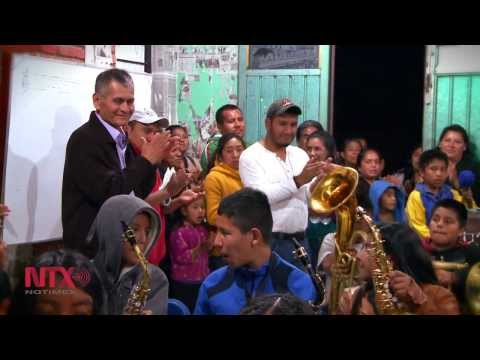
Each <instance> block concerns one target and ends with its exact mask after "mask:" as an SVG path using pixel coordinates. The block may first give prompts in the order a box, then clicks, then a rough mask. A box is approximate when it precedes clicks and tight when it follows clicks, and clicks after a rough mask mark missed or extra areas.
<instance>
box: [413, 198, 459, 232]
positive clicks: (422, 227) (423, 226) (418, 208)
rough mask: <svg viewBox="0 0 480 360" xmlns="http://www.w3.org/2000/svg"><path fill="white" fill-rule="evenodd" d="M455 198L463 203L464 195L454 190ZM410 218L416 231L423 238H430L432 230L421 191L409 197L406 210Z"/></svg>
mask: <svg viewBox="0 0 480 360" xmlns="http://www.w3.org/2000/svg"><path fill="white" fill-rule="evenodd" d="M452 194H453V198H454V199H455V200H457V201H460V202H463V198H462V195H460V193H459V192H458V191H457V190H455V189H452ZM405 212H406V214H407V218H408V224H409V225H410V227H411V228H412V229H413V230H415V231H416V232H417V233H418V235H420V237H422V238H428V237H430V230H429V228H428V224H427V214H426V211H425V206H423V202H422V197H421V195H420V191H418V190H413V191H412V192H411V193H410V195H409V196H408V200H407V206H406V209H405Z"/></svg>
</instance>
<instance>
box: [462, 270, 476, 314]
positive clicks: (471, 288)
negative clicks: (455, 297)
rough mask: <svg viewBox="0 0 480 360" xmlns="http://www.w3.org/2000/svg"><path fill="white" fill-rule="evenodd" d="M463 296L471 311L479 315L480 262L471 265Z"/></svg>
mask: <svg viewBox="0 0 480 360" xmlns="http://www.w3.org/2000/svg"><path fill="white" fill-rule="evenodd" d="M465 296H466V299H467V303H468V306H469V308H470V311H471V313H472V314H474V315H480V262H478V263H476V264H475V265H473V266H472V267H471V269H470V271H469V272H468V276H467V280H466V282H465Z"/></svg>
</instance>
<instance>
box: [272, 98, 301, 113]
mask: <svg viewBox="0 0 480 360" xmlns="http://www.w3.org/2000/svg"><path fill="white" fill-rule="evenodd" d="M287 111H288V112H293V113H294V114H296V115H301V114H302V110H301V109H300V107H299V106H298V105H295V104H294V103H293V102H292V100H290V99H287V98H283V99H278V100H276V101H275V102H273V103H272V105H270V107H269V108H268V110H267V118H272V117H274V116H279V115H283V114H285V113H286V112H287Z"/></svg>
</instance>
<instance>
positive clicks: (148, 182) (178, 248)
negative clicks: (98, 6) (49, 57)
mask: <svg viewBox="0 0 480 360" xmlns="http://www.w3.org/2000/svg"><path fill="white" fill-rule="evenodd" d="M93 104H94V108H95V110H94V111H92V112H91V114H90V118H89V120H88V122H87V123H85V124H84V125H82V126H81V127H79V128H78V129H77V130H75V131H74V132H73V133H72V135H71V137H70V139H69V141H68V144H67V146H66V157H65V167H64V173H63V186H62V226H63V249H61V250H55V251H49V252H45V253H43V254H41V255H40V256H39V257H37V258H36V259H34V260H33V262H32V264H31V266H28V267H26V268H25V272H26V273H25V276H24V277H22V278H21V280H23V279H25V281H24V282H23V281H20V282H19V283H18V284H17V285H16V286H15V288H14V289H12V286H11V282H10V280H9V276H8V274H7V273H6V272H5V271H3V270H1V269H4V268H5V264H6V261H7V259H6V251H5V244H4V243H3V242H2V243H0V314H57V315H58V314H77V315H95V314H109V315H121V314H126V313H128V311H127V310H126V309H127V308H128V306H127V305H128V304H131V302H132V298H134V297H135V296H142V295H143V297H142V298H141V300H139V301H140V302H141V304H140V305H141V306H140V307H141V314H145V315H149V314H153V315H166V314H169V313H170V310H169V307H170V304H171V303H172V300H173V299H174V300H175V301H179V302H180V303H181V304H183V305H184V308H185V310H184V313H185V314H188V313H190V314H195V315H239V314H240V315H277V314H278V315H281V314H284V315H288V314H295V315H301V314H303V315H312V314H327V313H332V312H331V310H332V309H331V308H330V309H329V305H330V304H329V295H330V291H331V288H332V280H333V275H334V274H339V273H341V272H342V271H345V269H342V268H341V267H339V263H338V261H336V260H337V259H336V258H335V256H336V255H335V254H336V251H335V249H336V247H338V246H337V245H336V244H337V241H338V239H337V238H338V236H337V235H336V231H337V227H338V222H339V218H338V216H337V215H338V214H337V213H336V212H335V211H330V212H328V213H326V212H318V211H315V210H314V209H312V208H311V206H310V200H311V197H312V192H314V190H315V189H316V187H317V186H318V185H319V184H320V183H321V182H322V180H323V179H324V178H325V177H326V176H329V174H331V173H332V172H335V171H336V170H337V169H340V167H350V168H354V169H355V170H356V171H357V172H358V174H359V180H358V185H357V186H356V188H355V192H354V197H355V199H356V201H357V202H358V205H360V206H361V207H362V208H363V209H365V210H366V211H367V213H368V214H369V215H370V217H371V219H372V220H373V222H374V224H375V226H377V227H378V229H379V232H380V234H381V236H382V239H383V241H384V249H385V253H386V255H387V256H388V258H389V259H390V261H391V263H392V264H393V267H392V269H391V271H390V272H389V273H388V274H387V275H388V279H389V280H388V288H389V291H390V292H391V293H392V295H393V296H394V297H395V299H396V300H397V301H398V303H399V304H401V307H402V309H403V310H404V313H409V314H423V315H426V314H430V315H432V314H433V315H444V314H471V313H474V310H472V307H471V305H470V303H469V300H470V299H468V296H466V291H467V289H466V288H467V282H468V280H467V278H468V276H469V273H470V271H471V269H472V268H473V267H474V266H475V264H477V263H478V262H479V261H480V247H479V245H478V244H477V243H475V242H467V241H465V236H464V234H465V231H466V226H467V222H468V218H469V213H472V212H474V211H475V209H476V208H477V204H478V203H479V199H480V176H479V175H480V165H479V163H478V162H477V160H476V158H475V155H474V152H473V151H472V149H471V144H470V141H469V137H468V134H467V132H466V131H465V129H464V128H463V127H461V126H460V125H451V126H448V127H446V128H445V129H444V130H443V132H442V134H441V136H440V138H439V139H438V146H437V147H435V148H434V149H422V148H421V146H417V147H416V148H415V149H412V153H411V159H410V161H409V165H408V166H407V167H405V168H403V169H400V170H399V171H397V172H396V173H394V174H384V168H385V159H384V157H383V155H382V153H381V152H380V151H379V150H378V149H375V148H372V147H369V146H368V143H367V140H366V139H364V138H348V139H347V140H345V141H344V142H343V144H341V145H342V146H341V147H340V148H339V149H337V142H336V140H335V139H334V138H333V137H332V135H330V134H329V133H328V132H327V131H325V129H324V128H323V127H322V125H321V124H320V123H319V122H318V121H314V120H308V121H304V122H303V123H301V124H300V123H299V117H300V115H301V114H302V109H301V108H300V107H299V106H298V105H296V104H295V103H293V102H292V101H291V100H289V99H287V98H283V99H278V100H276V101H274V102H273V103H272V104H271V105H270V106H269V108H268V110H267V112H266V117H265V123H264V125H265V130H266V131H265V136H264V137H263V138H261V139H259V140H258V141H256V142H253V143H248V142H247V141H246V139H245V130H246V121H245V119H244V116H243V112H242V109H240V108H239V107H238V106H236V105H233V104H226V105H224V106H222V107H220V108H219V109H218V110H217V111H216V116H215V121H216V125H217V128H218V131H219V132H218V134H216V135H214V136H212V137H211V138H210V139H209V140H208V143H207V144H206V146H205V149H204V150H203V153H202V154H201V156H200V158H199V159H197V158H196V157H195V155H194V154H192V153H191V152H190V144H189V132H188V129H187V128H185V127H182V126H180V125H174V124H170V123H169V120H168V119H166V118H162V117H159V116H158V115H157V114H156V113H155V112H154V111H153V110H151V109H135V106H134V84H133V81H132V78H131V77H130V75H129V74H128V72H126V71H124V70H119V69H111V70H106V71H104V72H102V73H101V74H100V75H99V76H98V77H97V79H96V83H95V89H94V95H93ZM295 140H296V144H297V145H293V144H292V143H293V142H294V141H295ZM424 150H425V151H424ZM58 175H59V176H61V174H58ZM0 211H1V214H0V216H1V217H2V218H3V217H5V216H8V213H9V211H10V209H8V207H7V206H5V205H2V207H1V208H0ZM12 211H15V209H13V210H12ZM125 226H127V228H128V229H129V230H131V231H133V233H134V238H135V243H136V245H135V246H134V245H133V244H132V243H131V242H130V241H128V236H127V235H126V228H125ZM353 229H354V230H355V234H360V235H361V234H363V235H362V236H356V237H355V239H353V242H352V244H353V245H352V248H351V249H348V251H349V253H350V255H351V256H353V258H355V264H356V268H355V279H354V284H352V286H349V287H348V288H345V289H344V291H343V293H342V294H340V295H341V296H340V298H339V300H338V308H337V309H335V310H336V311H335V313H336V314H379V308H378V304H377V301H376V295H375V291H376V290H378V289H376V288H375V282H374V281H373V273H374V272H375V266H376V262H375V259H374V258H372V252H371V251H369V248H370V247H371V246H372V245H371V242H372V240H371V236H372V235H371V234H369V230H371V229H370V228H369V227H368V226H366V224H365V223H364V222H362V220H361V219H356V220H354V223H353ZM299 249H300V250H301V251H303V253H304V254H306V258H307V260H308V261H309V264H310V265H312V268H313V270H314V272H315V273H316V274H317V275H318V276H320V278H321V279H323V283H324V284H325V294H323V293H322V292H320V291H319V287H318V283H316V279H315V277H314V276H312V272H311V271H309V270H308V266H306V264H305V258H301V256H299V255H298V254H299ZM139 252H140V255H139ZM145 262H147V263H148V264H147V265H146V264H145ZM449 265H451V266H449ZM32 269H33V270H32ZM45 269H67V270H68V271H66V272H63V275H60V274H59V273H54V272H52V271H50V272H48V271H45ZM27 272H28V274H27ZM32 273H33V274H36V277H35V276H32ZM85 273H86V274H88V276H85ZM39 274H40V275H42V274H43V275H44V278H43V281H41V280H42V279H41V276H40V277H39ZM82 274H83V275H82ZM29 276H30V277H29ZM61 276H63V277H64V278H63V282H62V281H59V280H61V279H60V278H61ZM32 278H33V279H32ZM27 279H30V280H32V281H28V282H27ZM147 280H148V282H147ZM66 285H67V289H65V286H66ZM479 285H480V284H479ZM65 290H68V291H65ZM478 300H480V299H478Z"/></svg>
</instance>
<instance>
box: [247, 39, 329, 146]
mask: <svg viewBox="0 0 480 360" xmlns="http://www.w3.org/2000/svg"><path fill="white" fill-rule="evenodd" d="M264 46H265V47H266V48H267V47H269V46H271V47H276V48H281V47H284V48H283V49H281V50H282V51H283V52H282V53H281V54H283V53H286V55H284V56H283V55H277V61H275V59H274V56H275V54H274V53H273V52H272V51H270V53H269V50H267V51H266V50H265V49H259V48H258V46H256V45H255V46H250V45H241V46H240V48H239V73H238V100H239V106H240V108H241V109H242V110H243V112H244V116H245V119H246V127H247V131H246V140H247V141H248V142H250V143H253V142H255V141H257V140H259V139H260V138H262V137H263V136H264V135H265V122H264V120H265V113H266V111H267V109H268V107H269V106H270V104H271V103H272V102H273V101H275V100H276V99H279V98H282V97H289V98H290V99H291V100H292V101H293V102H295V103H296V104H297V105H299V106H300V108H301V109H302V115H301V116H300V118H299V122H303V121H305V120H317V121H319V122H320V123H321V124H322V125H323V127H324V128H325V129H327V128H328V123H329V121H328V120H329V119H328V114H329V108H328V105H329V75H330V45H316V46H315V47H318V48H317V49H316V50H317V51H318V52H317V53H316V54H315V56H316V58H315V61H316V63H315V64H313V66H312V63H311V62H310V63H307V62H303V63H302V62H301V61H298V57H297V59H296V60H297V62H296V63H295V62H291V63H290V64H288V63H287V62H288V56H289V55H288V49H287V50H285V48H292V50H291V51H292V52H293V51H297V54H300V51H303V50H302V49H300V50H298V48H301V46H298V48H297V46H282V45H279V46H272V45H264ZM305 47H307V46H305ZM253 49H255V51H256V53H255V54H260V52H261V51H262V50H263V53H262V56H263V58H264V59H266V60H265V63H263V65H265V66H263V67H262V66H261V65H262V64H260V63H257V64H255V63H254V62H255V57H254V56H253ZM274 50H275V49H274ZM309 50H313V46H311V49H309ZM305 51H306V50H305ZM278 53H280V52H278ZM292 54H293V53H292ZM294 57H295V55H292V58H294ZM282 62H283V65H279V63H282ZM302 64H307V65H306V66H309V67H310V68H295V67H301V66H302ZM278 66H287V67H290V68H281V69H279V68H275V67H278Z"/></svg>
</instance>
